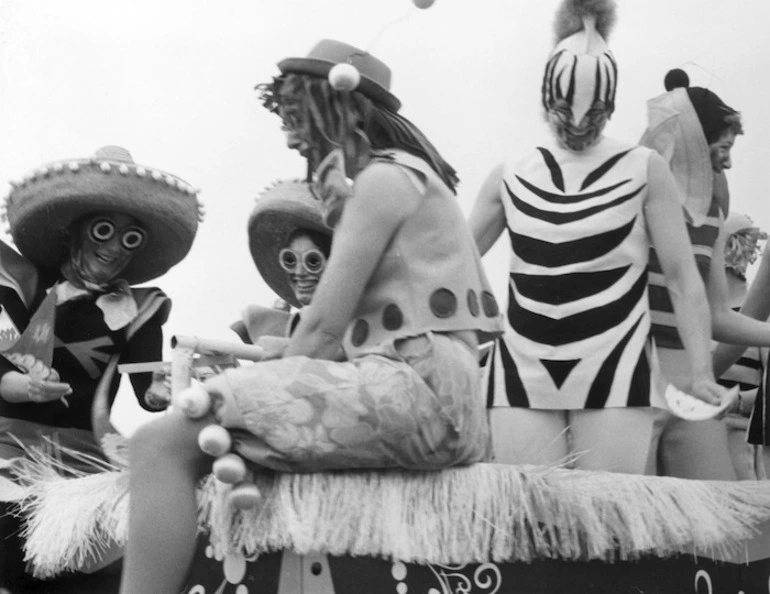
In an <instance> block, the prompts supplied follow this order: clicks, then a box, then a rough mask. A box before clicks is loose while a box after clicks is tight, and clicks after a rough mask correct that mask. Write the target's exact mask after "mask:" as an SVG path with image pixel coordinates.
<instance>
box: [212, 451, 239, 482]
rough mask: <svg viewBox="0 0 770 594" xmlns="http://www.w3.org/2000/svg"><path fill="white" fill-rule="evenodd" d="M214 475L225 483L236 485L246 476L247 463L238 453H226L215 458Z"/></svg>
mask: <svg viewBox="0 0 770 594" xmlns="http://www.w3.org/2000/svg"><path fill="white" fill-rule="evenodd" d="M211 468H212V470H213V471H214V476H215V477H217V479H219V480H220V481H222V482H223V483H227V484H228V485H234V484H236V483H240V482H241V481H242V480H243V479H244V478H245V477H246V463H245V462H244V461H243V458H241V457H240V456H239V455H238V454H225V455H224V456H222V457H221V458H217V459H216V460H214V464H213V465H212V467H211Z"/></svg>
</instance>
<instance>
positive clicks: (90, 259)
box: [72, 213, 147, 285]
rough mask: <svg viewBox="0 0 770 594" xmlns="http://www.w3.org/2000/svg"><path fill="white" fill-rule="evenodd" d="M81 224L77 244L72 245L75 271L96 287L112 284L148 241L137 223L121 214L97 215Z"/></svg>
mask: <svg viewBox="0 0 770 594" xmlns="http://www.w3.org/2000/svg"><path fill="white" fill-rule="evenodd" d="M83 225H84V227H82V228H81V229H82V232H81V233H80V234H79V237H80V241H79V245H74V246H73V248H74V249H73V257H72V260H73V264H74V269H75V270H76V271H77V273H78V275H79V276H81V277H82V279H83V280H85V281H88V282H91V283H94V284H97V285H103V284H106V283H109V282H111V281H113V280H114V279H115V278H116V277H117V276H118V275H119V274H120V272H121V271H122V270H124V269H125V268H126V266H128V264H129V262H131V258H132V257H133V255H134V254H135V253H136V251H137V250H139V249H141V248H142V247H143V246H144V244H145V242H146V239H147V234H146V232H145V230H144V229H143V228H142V227H141V226H140V225H138V224H137V222H136V220H135V219H134V218H133V217H131V216H128V215H125V214H122V213H111V214H104V215H97V216H95V217H91V218H90V219H87V220H86V221H84V223H83Z"/></svg>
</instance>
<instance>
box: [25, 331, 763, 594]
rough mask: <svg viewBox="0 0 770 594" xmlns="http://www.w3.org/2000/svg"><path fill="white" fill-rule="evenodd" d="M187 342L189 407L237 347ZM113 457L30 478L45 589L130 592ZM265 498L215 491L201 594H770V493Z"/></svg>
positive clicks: (35, 469) (337, 485)
mask: <svg viewBox="0 0 770 594" xmlns="http://www.w3.org/2000/svg"><path fill="white" fill-rule="evenodd" d="M174 341H175V344H176V348H175V349H174V358H173V362H172V379H173V382H174V386H175V392H176V393H180V392H179V391H180V387H182V386H184V385H185V383H186V382H189V377H190V374H191V371H192V370H193V369H194V368H195V367H196V366H198V365H207V366H210V365H211V364H212V361H215V362H216V358H217V357H219V358H221V357H223V356H226V355H224V354H223V352H224V351H225V350H226V349H227V347H228V345H227V344H223V343H220V342H216V341H205V340H200V339H190V338H185V337H177V338H175V339H174ZM233 346H234V348H235V351H236V352H237V353H238V356H240V357H246V358H249V357H252V356H254V354H255V350H254V349H255V347H248V346H246V345H233ZM256 352H257V353H258V349H257V350H256ZM227 356H228V357H229V355H227ZM182 392H184V391H183V390H182ZM102 443H104V445H105V451H106V453H107V454H108V458H109V462H97V461H94V470H95V471H97V472H94V473H91V474H86V473H83V474H82V475H79V476H74V477H73V476H72V475H69V476H64V475H62V474H60V473H59V472H57V469H56V465H55V464H52V463H51V461H52V457H51V452H52V451H53V450H51V449H50V448H47V449H46V448H43V449H40V450H37V451H36V452H35V453H36V456H34V457H33V458H32V460H31V461H30V462H28V463H26V464H24V465H22V466H21V467H19V468H18V475H19V477H20V478H22V479H23V480H22V482H21V487H20V488H19V489H18V490H16V491H15V493H14V494H15V495H16V496H17V499H18V503H19V510H20V513H21V514H23V516H24V517H25V532H26V558H27V560H28V562H29V564H30V568H31V570H32V572H33V573H34V575H35V576H37V577H38V578H41V579H44V580H47V581H46V582H44V584H47V586H48V589H45V590H40V591H46V592H75V591H94V592H96V591H100V592H102V591H103V592H109V591H117V584H118V579H119V577H118V575H119V572H118V570H117V569H116V568H117V567H118V566H119V562H118V563H112V564H111V565H110V563H111V562H112V561H114V560H115V559H116V558H119V556H120V553H119V551H120V548H121V547H122V545H123V544H124V543H125V541H126V526H127V514H128V489H127V473H128V469H127V460H126V450H125V446H126V444H125V440H123V438H121V437H120V436H118V435H116V434H112V435H106V436H105V437H104V438H103V440H102ZM253 483H254V484H255V485H256V487H257V489H258V491H259V493H260V498H259V502H258V504H257V505H256V506H254V507H253V508H250V509H239V506H238V505H237V502H236V503H234V501H233V499H232V498H231V496H230V494H231V491H232V489H233V487H232V485H229V484H226V483H223V482H222V481H220V480H219V479H217V478H216V477H215V476H214V475H211V476H209V477H208V478H206V479H205V480H204V481H203V482H202V483H201V485H200V490H199V508H200V532H199V537H198V541H197V550H196V557H195V560H194V562H193V563H192V565H191V567H190V569H189V573H188V577H187V580H186V585H185V587H184V589H183V592H185V593H186V594H257V593H263V592H264V593H273V592H275V593H276V594H299V593H319V594H325V593H334V592H336V593H352V592H382V593H398V594H406V593H408V592H424V593H429V594H439V593H440V594H450V593H452V594H455V593H471V592H473V593H493V592H516V593H517V594H528V593H533V594H534V593H538V594H540V593H556V592H559V593H561V592H591V593H603V592H607V593H609V592H612V593H616V592H645V593H651V592H655V593H661V594H663V593H668V592H671V593H676V594H682V593H687V592H692V593H693V594H706V593H713V594H717V593H725V594H728V593H729V594H733V593H739V592H743V593H745V594H748V593H749V592H751V593H762V592H770V484H768V481H742V482H729V483H728V482H719V481H693V480H684V479H676V478H669V477H654V476H632V475H621V474H613V473H608V472H589V471H577V470H570V469H567V468H563V467H553V468H548V467H534V466H508V465H499V464H475V465H472V466H468V467H459V468H452V469H448V470H442V471H439V472H408V471H400V470H391V471H344V472H324V473H308V474H293V473H273V472H270V473H259V474H258V475H256V476H255V478H254V480H253ZM105 566H106V568H105ZM73 572H77V573H73ZM84 572H85V573H84ZM83 588H86V590H84V589H83ZM94 588H97V589H94Z"/></svg>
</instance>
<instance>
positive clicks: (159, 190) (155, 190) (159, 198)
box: [5, 146, 200, 284]
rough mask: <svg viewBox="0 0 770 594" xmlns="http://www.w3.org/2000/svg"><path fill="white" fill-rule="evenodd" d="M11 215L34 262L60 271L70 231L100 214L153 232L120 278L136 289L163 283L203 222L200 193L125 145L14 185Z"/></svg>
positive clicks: (52, 166) (16, 237)
mask: <svg viewBox="0 0 770 594" xmlns="http://www.w3.org/2000/svg"><path fill="white" fill-rule="evenodd" d="M11 185H12V189H11V192H10V193H9V195H8V197H7V199H6V203H5V210H6V215H7V217H8V223H9V225H10V232H11V237H12V238H13V242H14V244H15V245H16V247H17V249H18V250H19V252H21V253H22V254H23V255H24V256H25V257H26V258H28V259H29V260H30V261H31V262H32V263H33V264H35V265H37V266H41V267H45V268H59V267H60V266H61V264H62V263H64V262H65V261H66V259H67V258H68V256H69V229H70V227H71V225H72V224H73V223H74V222H75V221H77V220H78V219H80V218H82V217H84V216H88V215H91V214H97V213H99V212H110V211H112V212H121V213H125V214H127V215H130V216H132V217H134V218H136V219H137V220H138V221H139V222H140V223H141V225H142V226H143V227H144V228H145V230H146V231H147V240H146V241H147V243H146V244H145V246H144V247H143V248H142V249H141V250H138V251H137V252H136V253H135V254H134V256H133V258H132V259H131V262H130V263H129V264H128V266H127V267H126V269H125V270H124V271H123V272H122V273H121V277H122V278H124V279H125V280H126V281H127V282H128V283H129V284H138V283H142V282H146V281H149V280H151V279H154V278H157V277H159V276H161V275H163V274H164V273H166V272H167V271H168V270H169V269H170V268H171V267H172V266H174V265H175V264H177V263H179V262H180V261H181V260H182V259H183V258H184V257H185V256H186V255H187V253H188V252H189V251H190V248H191V247H192V242H193V239H194V238H195V233H196V231H197V229H198V221H199V220H200V204H199V202H198V198H197V190H195V189H194V188H193V187H192V186H191V185H190V184H188V183H187V182H185V181H183V180H181V179H179V178H178V177H176V176H173V175H171V174H169V173H165V172H163V171H160V170H158V169H155V168H151V167H144V166H141V165H137V164H136V163H135V162H134V160H133V158H132V157H131V154H130V153H129V152H128V151H127V150H126V149H124V148H122V147H118V146H106V147H102V148H100V149H99V150H97V151H96V153H95V154H94V156H93V157H90V158H85V159H66V160H61V161H55V162H53V163H49V164H47V165H44V166H43V167H40V168H38V169H35V170H34V171H33V172H31V173H29V174H28V175H26V176H25V177H24V178H23V179H22V180H21V181H20V182H17V183H12V184H11Z"/></svg>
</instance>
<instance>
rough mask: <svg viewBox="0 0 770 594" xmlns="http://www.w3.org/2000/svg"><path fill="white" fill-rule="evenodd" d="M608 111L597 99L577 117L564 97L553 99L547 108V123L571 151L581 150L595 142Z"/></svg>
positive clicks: (560, 141) (606, 118)
mask: <svg viewBox="0 0 770 594" xmlns="http://www.w3.org/2000/svg"><path fill="white" fill-rule="evenodd" d="M609 117H610V112H609V110H608V109H606V108H605V106H604V104H603V103H602V102H601V101H597V102H596V103H595V104H594V105H593V106H591V108H590V109H589V110H588V111H587V112H585V113H584V115H583V116H582V117H581V118H580V119H578V118H577V116H575V115H574V114H573V111H572V109H571V108H570V106H569V104H568V103H567V102H566V101H565V100H564V99H559V100H558V101H555V102H554V104H553V106H552V107H551V109H549V110H548V124H549V126H550V127H551V131H552V132H553V134H554V136H556V139H557V140H558V141H559V143H560V144H561V145H562V146H563V147H564V148H567V149H569V150H572V151H582V150H585V149H587V148H588V147H590V146H593V145H594V144H596V143H597V142H598V140H599V138H600V137H601V134H602V131H603V130H604V127H605V126H606V125H607V120H608V119H609Z"/></svg>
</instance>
